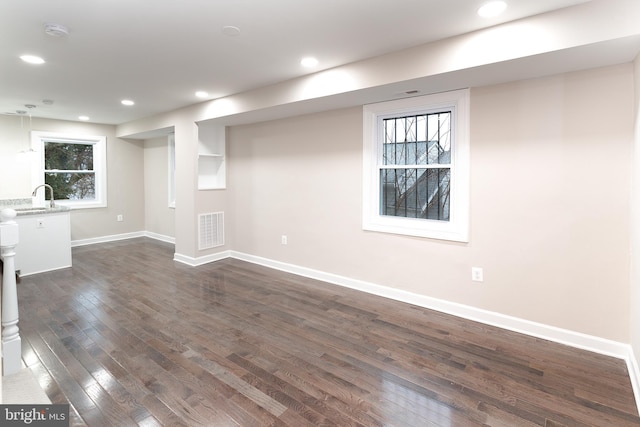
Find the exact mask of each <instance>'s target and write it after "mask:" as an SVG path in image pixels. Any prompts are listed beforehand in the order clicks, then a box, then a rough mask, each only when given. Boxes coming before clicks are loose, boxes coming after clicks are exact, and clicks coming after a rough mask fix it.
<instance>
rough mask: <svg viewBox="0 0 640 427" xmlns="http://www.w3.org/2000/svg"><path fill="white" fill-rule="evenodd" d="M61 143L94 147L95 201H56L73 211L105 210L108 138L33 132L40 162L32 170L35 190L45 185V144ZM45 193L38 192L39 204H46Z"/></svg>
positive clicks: (32, 141)
mask: <svg viewBox="0 0 640 427" xmlns="http://www.w3.org/2000/svg"><path fill="white" fill-rule="evenodd" d="M45 142H60V143H65V142H66V143H72V144H92V145H93V170H94V173H95V178H96V182H95V191H96V198H95V200H90V201H89V200H56V204H57V205H59V206H68V207H70V208H71V209H88V208H104V207H106V206H107V137H106V136H94V135H81V134H69V133H57V132H42V131H32V132H31V148H33V150H34V151H36V152H37V153H38V154H39V161H37V162H34V166H33V169H32V177H31V180H32V183H33V186H34V188H35V187H36V186H38V185H41V184H44V170H45V169H44V166H45V162H44V143H45ZM45 193H46V194H47V197H48V194H49V193H48V191H38V194H36V197H37V199H36V200H37V202H38V203H44V199H45Z"/></svg>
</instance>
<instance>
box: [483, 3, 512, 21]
mask: <svg viewBox="0 0 640 427" xmlns="http://www.w3.org/2000/svg"><path fill="white" fill-rule="evenodd" d="M506 8H507V3H506V2H504V1H490V2H488V3H485V4H483V5H482V6H480V9H478V15H480V16H482V17H483V18H492V17H494V16H498V15H500V14H501V13H502V12H504V11H505V9H506Z"/></svg>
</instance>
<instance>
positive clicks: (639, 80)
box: [629, 56, 640, 401]
mask: <svg viewBox="0 0 640 427" xmlns="http://www.w3.org/2000/svg"><path fill="white" fill-rule="evenodd" d="M634 65H635V68H634V77H635V91H634V94H635V99H634V118H635V135H634V146H633V149H634V150H633V158H632V164H633V187H632V192H631V203H632V209H631V281H630V286H631V298H630V299H629V304H630V310H631V322H630V324H631V346H632V348H633V353H634V356H635V358H636V359H635V368H636V370H637V369H638V367H640V56H639V57H637V58H636V60H635V63H634ZM636 375H640V371H638V372H636ZM638 380H639V381H640V378H638ZM638 392H640V390H638ZM638 400H639V401H640V397H638Z"/></svg>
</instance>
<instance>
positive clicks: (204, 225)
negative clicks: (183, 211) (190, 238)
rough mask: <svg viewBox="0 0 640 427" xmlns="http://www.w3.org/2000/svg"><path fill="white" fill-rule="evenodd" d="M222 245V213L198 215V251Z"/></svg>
mask: <svg viewBox="0 0 640 427" xmlns="http://www.w3.org/2000/svg"><path fill="white" fill-rule="evenodd" d="M222 245H224V212H213V213H206V214H200V215H198V250H203V249H211V248H215V247H218V246H222Z"/></svg>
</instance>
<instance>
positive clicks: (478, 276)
mask: <svg viewBox="0 0 640 427" xmlns="http://www.w3.org/2000/svg"><path fill="white" fill-rule="evenodd" d="M471 280H473V281H474V282H483V281H484V272H483V271H482V268H481V267H471Z"/></svg>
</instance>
